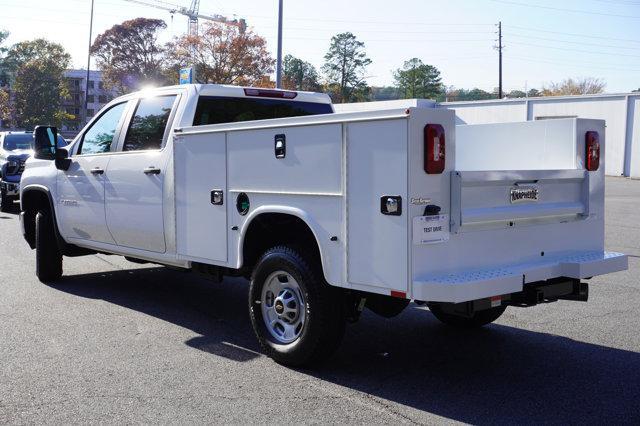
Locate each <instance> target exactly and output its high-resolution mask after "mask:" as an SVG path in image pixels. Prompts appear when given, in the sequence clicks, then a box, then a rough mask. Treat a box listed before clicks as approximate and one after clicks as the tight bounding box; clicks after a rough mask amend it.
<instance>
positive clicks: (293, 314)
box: [249, 246, 345, 366]
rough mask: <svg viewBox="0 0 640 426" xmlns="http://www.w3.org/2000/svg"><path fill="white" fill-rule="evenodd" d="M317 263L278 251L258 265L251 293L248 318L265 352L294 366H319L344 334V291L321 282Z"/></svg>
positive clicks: (287, 250) (285, 249)
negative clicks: (317, 364) (249, 317)
mask: <svg viewBox="0 0 640 426" xmlns="http://www.w3.org/2000/svg"><path fill="white" fill-rule="evenodd" d="M311 260H313V259H309V258H305V257H303V256H302V255H301V254H300V253H299V252H298V251H297V250H295V249H293V248H291V247H286V246H279V247H274V248H272V249H270V250H269V251H267V252H266V253H265V254H264V255H263V256H262V257H261V258H260V260H259V261H258V263H257V265H256V267H255V269H254V272H253V275H252V278H251V286H250V289H249V315H250V316H251V323H252V325H253V330H254V332H255V334H256V337H257V338H258V341H259V343H260V346H261V347H262V349H263V350H264V352H265V353H266V354H267V355H268V356H269V357H271V358H273V359H274V360H275V361H276V362H279V363H281V364H284V365H289V366H304V365H311V364H316V363H319V362H321V361H323V360H325V359H326V358H328V357H329V356H331V355H332V354H333V352H334V351H335V350H336V349H337V348H338V346H339V345H340V342H341V340H342V336H343V334H344V327H345V316H344V315H345V313H344V311H345V310H344V302H343V296H342V292H341V291H340V290H339V289H337V288H334V287H331V286H330V285H329V284H327V283H326V282H325V280H324V279H323V277H322V271H321V270H319V267H315V268H314V265H315V264H314V263H310V261H311Z"/></svg>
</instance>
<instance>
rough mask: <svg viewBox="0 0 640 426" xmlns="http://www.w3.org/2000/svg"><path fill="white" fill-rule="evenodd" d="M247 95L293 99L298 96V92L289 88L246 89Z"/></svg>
mask: <svg viewBox="0 0 640 426" xmlns="http://www.w3.org/2000/svg"><path fill="white" fill-rule="evenodd" d="M244 94H245V96H256V97H260V98H281V99H293V98H295V97H296V96H298V92H292V91H289V90H272V89H244Z"/></svg>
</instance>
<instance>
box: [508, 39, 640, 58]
mask: <svg viewBox="0 0 640 426" xmlns="http://www.w3.org/2000/svg"><path fill="white" fill-rule="evenodd" d="M511 43H513V44H519V45H522V46H532V47H542V48H544V49H554V50H565V51H570V52H580V53H591V54H596V55H610V56H625V57H628V58H640V55H627V54H624V53H613V52H599V51H593V50H580V49H573V48H569V47H556V46H547V45H544V44H535V43H525V42H522V41H512V42H511Z"/></svg>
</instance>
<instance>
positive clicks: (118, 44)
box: [91, 18, 167, 94]
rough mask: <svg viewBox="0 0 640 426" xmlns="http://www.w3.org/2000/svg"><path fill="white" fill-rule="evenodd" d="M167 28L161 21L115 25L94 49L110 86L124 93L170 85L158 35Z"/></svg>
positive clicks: (100, 38) (139, 19)
mask: <svg viewBox="0 0 640 426" xmlns="http://www.w3.org/2000/svg"><path fill="white" fill-rule="evenodd" d="M166 27H167V24H165V23H164V21H162V20H160V19H147V18H136V19H132V20H129V21H124V22H123V23H121V24H118V25H114V26H113V27H111V28H110V29H108V30H107V31H105V32H104V33H102V34H100V35H99V36H98V37H96V40H95V41H94V42H93V45H92V46H91V54H92V55H94V56H95V58H96V63H97V65H98V68H100V69H101V70H102V71H103V72H104V80H105V83H106V86H107V87H109V88H114V89H116V90H117V91H118V92H119V93H121V94H124V93H128V92H131V91H134V90H137V89H139V88H140V87H142V86H144V85H149V84H151V85H162V84H165V83H166V82H167V79H166V77H165V74H164V73H163V68H164V65H165V57H164V53H165V52H164V48H163V46H162V45H160V44H159V43H158V33H159V32H160V30H163V29H165V28H166Z"/></svg>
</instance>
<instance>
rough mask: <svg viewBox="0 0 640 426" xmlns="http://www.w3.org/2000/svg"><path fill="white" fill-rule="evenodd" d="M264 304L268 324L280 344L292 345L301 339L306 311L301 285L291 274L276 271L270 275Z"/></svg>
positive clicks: (264, 294)
mask: <svg viewBox="0 0 640 426" xmlns="http://www.w3.org/2000/svg"><path fill="white" fill-rule="evenodd" d="M260 302H261V303H260V306H261V309H262V319H263V320H264V325H265V326H266V327H267V330H268V331H269V334H271V336H272V337H273V338H274V339H275V340H276V341H277V342H278V343H282V344H288V343H292V342H294V341H295V340H296V339H298V338H299V337H300V334H301V333H302V329H303V328H304V322H305V319H306V309H305V302H304V297H303V295H302V290H301V289H300V285H299V284H298V282H297V281H296V280H295V278H293V277H292V276H291V274H289V273H288V272H285V271H276V272H273V273H272V274H271V275H269V276H268V277H267V279H266V280H265V283H264V286H263V287H262V296H261V299H260Z"/></svg>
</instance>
